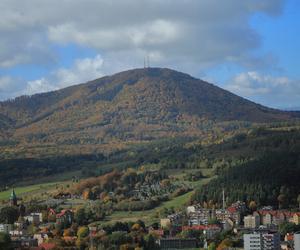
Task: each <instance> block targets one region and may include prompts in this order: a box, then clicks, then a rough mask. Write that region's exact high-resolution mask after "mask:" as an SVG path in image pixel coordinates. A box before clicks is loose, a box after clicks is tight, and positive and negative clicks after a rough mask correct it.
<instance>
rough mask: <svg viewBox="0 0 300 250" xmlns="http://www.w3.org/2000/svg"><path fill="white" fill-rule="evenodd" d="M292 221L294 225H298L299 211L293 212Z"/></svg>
mask: <svg viewBox="0 0 300 250" xmlns="http://www.w3.org/2000/svg"><path fill="white" fill-rule="evenodd" d="M292 222H293V223H295V224H296V225H300V213H299V212H298V213H294V215H293V220H292Z"/></svg>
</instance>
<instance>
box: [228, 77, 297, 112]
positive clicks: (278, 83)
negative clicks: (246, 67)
mask: <svg viewBox="0 0 300 250" xmlns="http://www.w3.org/2000/svg"><path fill="white" fill-rule="evenodd" d="M225 87H226V88H227V89H228V90H230V91H232V92H234V93H236V94H238V95H241V96H243V97H246V98H249V99H251V100H254V101H257V102H259V103H263V104H265V105H269V106H274V107H284V106H286V103H289V105H290V106H297V105H299V100H300V81H297V80H293V79H290V78H289V77H287V76H272V75H265V74H262V73H260V72H256V71H250V72H243V73H240V74H238V75H236V76H235V77H234V78H233V79H231V80H230V81H229V83H228V84H227V85H226V86H225Z"/></svg>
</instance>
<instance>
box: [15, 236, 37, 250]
mask: <svg viewBox="0 0 300 250" xmlns="http://www.w3.org/2000/svg"><path fill="white" fill-rule="evenodd" d="M11 245H12V248H13V249H31V248H33V247H37V246H38V243H37V240H36V239H33V238H31V237H27V236H21V237H12V238H11Z"/></svg>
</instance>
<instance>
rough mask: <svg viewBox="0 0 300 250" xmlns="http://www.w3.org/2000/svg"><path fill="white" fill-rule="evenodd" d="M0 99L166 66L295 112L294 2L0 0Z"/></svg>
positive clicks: (299, 86)
mask: <svg viewBox="0 0 300 250" xmlns="http://www.w3.org/2000/svg"><path fill="white" fill-rule="evenodd" d="M0 14H1V19H0V100H5V99H8V98H13V97H16V96H19V95H23V94H28V95H31V94H34V93H38V92H45V91H49V90H54V89H59V88H63V87H66V86H69V85H73V84H76V83H82V82H85V81H87V80H91V79H95V78H98V77H101V76H103V75H107V74H112V73H115V72H118V71H121V70H125V69H130V68H136V67H143V61H144V56H145V55H149V57H150V63H151V66H153V67H169V68H174V69H176V70H179V71H183V72H187V73H190V74H192V75H193V76H195V77H198V78H202V79H205V80H207V81H210V82H213V83H215V84H217V85H218V86H220V87H223V88H226V89H228V90H230V91H232V92H234V93H236V94H239V95H241V96H243V97H246V98H248V99H251V100H253V101H256V102H259V103H262V104H264V105H268V106H271V107H278V108H294V107H300V70H299V66H300V24H299V23H300V3H299V0H243V1H241V0H222V1H220V0H163V1H162V0H43V1H41V0H26V1H20V0H0Z"/></svg>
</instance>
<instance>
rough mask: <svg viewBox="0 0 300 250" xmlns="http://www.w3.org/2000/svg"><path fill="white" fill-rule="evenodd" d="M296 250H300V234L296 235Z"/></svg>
mask: <svg viewBox="0 0 300 250" xmlns="http://www.w3.org/2000/svg"><path fill="white" fill-rule="evenodd" d="M294 249H295V250H300V232H298V233H295V234H294Z"/></svg>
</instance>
